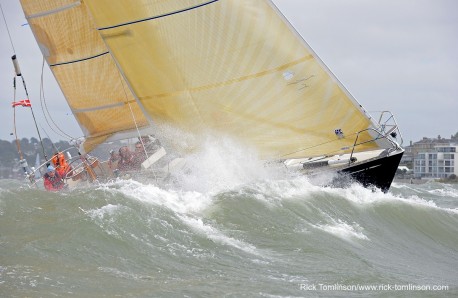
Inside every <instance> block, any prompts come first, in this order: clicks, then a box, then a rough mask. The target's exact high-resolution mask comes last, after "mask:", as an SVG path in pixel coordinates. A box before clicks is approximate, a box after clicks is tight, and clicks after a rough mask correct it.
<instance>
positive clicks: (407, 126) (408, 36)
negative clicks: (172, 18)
mask: <svg viewBox="0 0 458 298" xmlns="http://www.w3.org/2000/svg"><path fill="white" fill-rule="evenodd" d="M274 2H275V3H276V4H277V6H278V7H279V8H280V10H281V11H282V12H283V13H284V15H285V16H286V17H287V18H288V20H289V21H290V22H291V23H292V24H293V25H294V27H296V29H297V30H298V31H299V33H300V34H301V35H302V36H303V37H304V39H305V40H306V41H307V42H308V43H309V45H310V46H311V47H312V48H313V49H314V50H315V52H316V53H317V54H318V56H319V57H320V58H321V59H322V60H323V61H324V63H325V64H326V65H327V66H328V67H329V68H330V69H331V71H332V72H333V73H334V74H335V75H336V76H337V77H338V78H339V80H340V81H341V82H342V83H343V84H344V86H345V87H346V88H347V89H348V90H349V91H350V93H351V94H352V95H353V96H354V97H355V98H356V99H357V100H358V101H359V102H360V103H361V104H362V105H363V106H364V107H365V109H366V110H368V111H369V112H372V111H374V112H376V111H382V110H389V111H391V112H393V113H394V115H395V117H396V119H397V121H398V124H399V126H400V128H401V132H402V133H403V136H404V145H408V143H409V141H410V140H412V141H417V140H419V139H421V138H422V137H423V136H427V137H437V136H438V135H441V136H442V137H446V138H450V135H452V134H455V133H456V132H458V17H457V12H458V1H456V0H383V1H382V0H274ZM0 3H1V5H2V8H3V10H4V13H5V17H6V19H7V22H8V26H9V30H10V33H11V35H12V38H13V43H14V47H15V51H13V49H12V47H11V44H10V41H9V38H8V33H7V30H6V27H5V23H4V21H3V19H2V20H1V25H0V45H1V48H0V119H1V126H0V139H2V140H13V136H11V135H10V133H11V132H12V131H13V109H12V108H11V102H12V101H13V98H14V92H13V87H12V81H13V76H14V71H13V65H12V62H11V56H12V54H13V53H14V52H15V53H16V55H17V56H18V58H19V62H20V66H21V70H22V73H23V75H24V78H25V80H26V83H27V88H28V91H29V95H30V100H31V102H32V104H33V107H34V112H35V116H36V118H37V121H38V122H39V124H40V125H41V126H42V127H43V128H44V130H45V131H46V133H48V134H49V136H50V137H51V138H52V139H53V141H57V140H63V139H65V138H64V137H61V136H59V135H56V134H55V133H53V131H52V130H51V129H50V128H49V127H48V125H47V124H46V121H45V120H44V117H43V112H42V108H41V105H40V97H39V86H40V76H41V64H42V56H41V53H40V51H39V49H38V46H37V44H36V42H35V39H34V38H33V36H32V34H31V31H30V28H29V26H26V25H25V26H24V25H23V24H25V23H26V20H25V18H24V15H23V13H22V10H21V8H20V4H19V0H0ZM44 84H45V87H44V88H45V89H44V90H45V96H46V102H47V106H48V108H49V110H50V112H51V113H52V115H53V119H54V121H55V122H56V123H58V124H59V125H60V126H61V127H62V128H63V129H64V131H65V132H66V133H67V134H70V135H72V136H75V137H77V136H81V135H82V132H81V130H80V129H79V126H78V125H77V123H76V121H75V120H74V118H73V117H72V116H71V111H70V109H69V107H68V105H67V104H66V102H65V100H64V98H63V95H62V93H61V92H60V90H59V88H58V86H57V83H56V82H55V80H54V78H53V76H52V74H51V72H50V70H49V68H48V67H47V66H46V65H45V72H44ZM24 98H25V95H24V91H23V88H22V82H18V86H17V96H16V100H20V99H24ZM374 116H375V113H374ZM16 117H17V132H18V135H19V137H37V132H36V129H35V126H34V124H33V121H32V115H31V113H30V111H29V109H25V108H22V109H21V108H18V109H16ZM40 129H41V128H40ZM41 132H42V137H45V136H46V134H45V133H44V132H43V130H42V131H41Z"/></svg>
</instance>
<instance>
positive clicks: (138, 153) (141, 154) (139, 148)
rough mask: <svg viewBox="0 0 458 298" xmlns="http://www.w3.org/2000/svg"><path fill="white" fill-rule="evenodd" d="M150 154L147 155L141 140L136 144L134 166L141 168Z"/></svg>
mask: <svg viewBox="0 0 458 298" xmlns="http://www.w3.org/2000/svg"><path fill="white" fill-rule="evenodd" d="M147 158H148V156H147V155H146V152H145V149H144V148H143V145H142V143H141V142H140V141H138V142H137V143H136V144H135V152H134V158H133V159H132V163H133V168H134V169H135V170H140V169H141V165H142V162H144V161H145V160H146V159H147Z"/></svg>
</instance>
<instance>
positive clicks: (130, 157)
mask: <svg viewBox="0 0 458 298" xmlns="http://www.w3.org/2000/svg"><path fill="white" fill-rule="evenodd" d="M134 168H135V166H134V154H133V153H132V152H131V151H130V150H129V148H128V147H127V146H123V147H121V148H119V161H118V170H120V171H121V172H125V171H132V170H134Z"/></svg>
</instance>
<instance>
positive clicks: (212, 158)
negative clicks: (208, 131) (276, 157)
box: [178, 136, 282, 193]
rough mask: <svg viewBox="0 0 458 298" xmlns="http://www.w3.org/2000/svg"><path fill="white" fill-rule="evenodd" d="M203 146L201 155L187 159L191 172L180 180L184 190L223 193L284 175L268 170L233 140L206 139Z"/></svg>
mask: <svg viewBox="0 0 458 298" xmlns="http://www.w3.org/2000/svg"><path fill="white" fill-rule="evenodd" d="M202 143H203V144H202V146H201V148H202V150H201V151H199V152H196V153H195V154H192V155H190V156H187V157H186V166H187V168H188V169H189V170H190V171H189V173H188V174H184V175H180V176H179V177H178V179H179V182H180V185H181V187H183V189H186V190H195V191H199V192H202V193H208V192H220V191H224V190H229V189H234V188H236V187H239V186H241V185H246V184H250V183H254V182H256V181H262V180H266V179H272V178H274V177H279V176H281V175H282V173H281V170H279V168H272V167H268V166H266V165H265V163H264V162H263V161H261V160H260V159H259V157H258V155H257V154H256V152H255V151H254V150H252V149H250V148H247V147H246V146H243V145H241V144H240V143H237V142H236V141H234V140H232V139H230V138H227V137H222V136H218V137H215V136H207V138H206V139H205V140H202ZM280 169H281V168H280Z"/></svg>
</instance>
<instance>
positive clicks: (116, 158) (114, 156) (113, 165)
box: [108, 149, 119, 170]
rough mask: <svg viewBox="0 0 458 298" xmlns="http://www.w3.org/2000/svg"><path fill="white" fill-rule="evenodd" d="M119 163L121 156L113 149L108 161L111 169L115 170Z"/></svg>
mask: <svg viewBox="0 0 458 298" xmlns="http://www.w3.org/2000/svg"><path fill="white" fill-rule="evenodd" d="M117 161H119V154H117V153H116V152H115V151H114V150H113V149H111V150H110V158H109V159H108V166H109V167H110V169H112V170H114V169H115V168H116V165H117V163H116V162H117Z"/></svg>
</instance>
